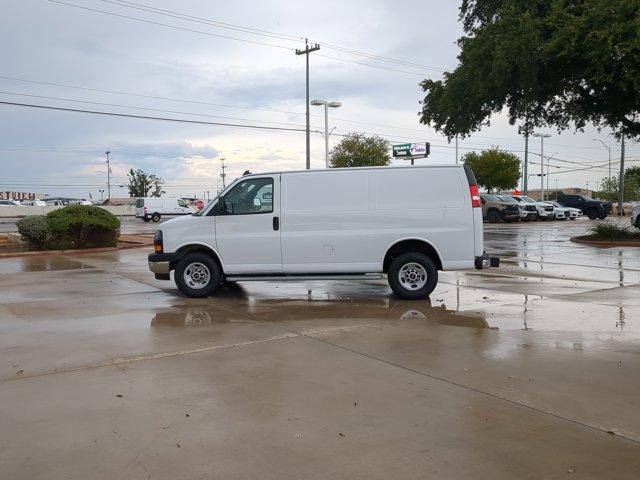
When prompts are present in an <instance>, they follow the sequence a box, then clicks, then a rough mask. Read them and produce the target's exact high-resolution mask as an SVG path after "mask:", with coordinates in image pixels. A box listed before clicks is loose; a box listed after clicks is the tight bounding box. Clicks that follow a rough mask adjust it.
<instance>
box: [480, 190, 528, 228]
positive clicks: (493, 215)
mask: <svg viewBox="0 0 640 480" xmlns="http://www.w3.org/2000/svg"><path fill="white" fill-rule="evenodd" d="M480 202H481V203H482V218H483V219H484V220H487V221H488V222H491V223H500V222H502V221H504V222H517V221H518V219H519V217H520V214H519V213H518V204H517V203H515V202H514V203H511V202H505V201H504V200H503V199H501V198H500V197H498V196H496V195H490V194H488V193H481V194H480Z"/></svg>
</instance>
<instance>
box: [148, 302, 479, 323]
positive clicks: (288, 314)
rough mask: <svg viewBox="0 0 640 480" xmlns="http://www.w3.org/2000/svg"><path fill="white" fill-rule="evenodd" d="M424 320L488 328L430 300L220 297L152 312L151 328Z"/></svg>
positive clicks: (471, 315)
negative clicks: (153, 313) (238, 323)
mask: <svg viewBox="0 0 640 480" xmlns="http://www.w3.org/2000/svg"><path fill="white" fill-rule="evenodd" d="M416 320H417V321H427V322H433V323H436V324H441V325H448V326H456V327H469V328H490V327H489V325H488V324H487V322H486V321H485V319H484V316H483V314H481V313H477V312H475V313H467V312H456V311H453V310H447V309H446V308H444V307H434V306H432V305H431V302H430V300H423V301H402V300H396V299H393V298H388V297H387V298H380V299H357V300H354V299H352V300H349V299H344V300H300V299H256V298H250V299H248V300H247V299H244V298H239V299H233V298H226V299H219V300H217V301H211V300H199V301H193V300H186V299H185V301H184V303H181V304H174V305H173V307H172V308H170V309H167V310H163V311H161V312H158V313H156V314H155V316H154V318H153V319H152V321H151V327H152V328H163V327H174V328H175V327H181V328H184V327H207V326H209V327H211V326H216V325H223V324H226V323H237V322H255V321H259V322H268V323H282V324H284V323H286V324H287V325H288V326H289V327H291V328H293V329H295V325H296V324H309V323H313V325H314V326H316V327H318V326H336V325H356V324H362V323H363V322H364V323H367V324H370V323H377V322H379V323H385V322H395V321H416Z"/></svg>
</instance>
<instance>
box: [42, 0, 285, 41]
mask: <svg viewBox="0 0 640 480" xmlns="http://www.w3.org/2000/svg"><path fill="white" fill-rule="evenodd" d="M47 1H48V2H51V3H57V4H59V5H65V6H67V7H73V8H79V9H81V10H88V11H90V12H95V13H102V14H104V15H111V16H113V17H119V18H125V19H128V20H135V21H137V22H143V23H148V24H151V25H157V26H160V27H167V28H173V29H174V30H183V31H185V32H191V33H199V34H201V35H208V36H210V37H217V38H224V39H227V40H235V41H237V42H244V43H251V44H253V45H261V46H265V47H273V48H280V49H284V50H293V48H291V47H286V46H284V45H277V44H274V43H266V42H259V41H257V40H248V39H245V38H238V37H231V36H229V35H221V34H218V33H211V32H203V31H202V30H194V29H192V28H186V27H179V26H177V25H170V24H168V23H161V22H156V21H153V20H147V19H144V18H137V17H130V16H128V15H123V14H120V13H115V12H108V11H106V10H100V9H98V8H92V7H85V6H83V5H76V4H73V3H67V2H62V1H60V0H47Z"/></svg>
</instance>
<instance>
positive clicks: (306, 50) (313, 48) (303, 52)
mask: <svg viewBox="0 0 640 480" xmlns="http://www.w3.org/2000/svg"><path fill="white" fill-rule="evenodd" d="M304 44H305V48H304V50H300V49H296V55H306V56H307V95H306V107H307V109H306V112H307V128H306V133H307V163H306V166H307V170H309V169H310V168H311V125H310V120H309V115H310V114H309V54H310V53H311V52H315V51H316V50H320V45H318V44H317V43H316V44H315V45H313V46H311V47H310V46H309V40H308V39H306V38H305V39H304Z"/></svg>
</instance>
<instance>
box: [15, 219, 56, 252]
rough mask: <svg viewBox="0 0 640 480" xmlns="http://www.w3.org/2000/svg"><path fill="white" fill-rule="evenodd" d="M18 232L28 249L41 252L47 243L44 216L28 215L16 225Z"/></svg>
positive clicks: (47, 229) (47, 230) (46, 227)
mask: <svg viewBox="0 0 640 480" xmlns="http://www.w3.org/2000/svg"><path fill="white" fill-rule="evenodd" d="M16 225H17V227H18V232H19V233H20V235H22V238H24V239H25V240H26V242H27V244H28V245H29V247H30V248H32V249H35V250H41V249H43V248H44V247H45V245H46V243H47V238H48V236H49V227H48V225H47V218H46V217H45V216H44V215H29V216H28V217H24V218H21V219H20V220H18V222H17V223H16Z"/></svg>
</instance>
